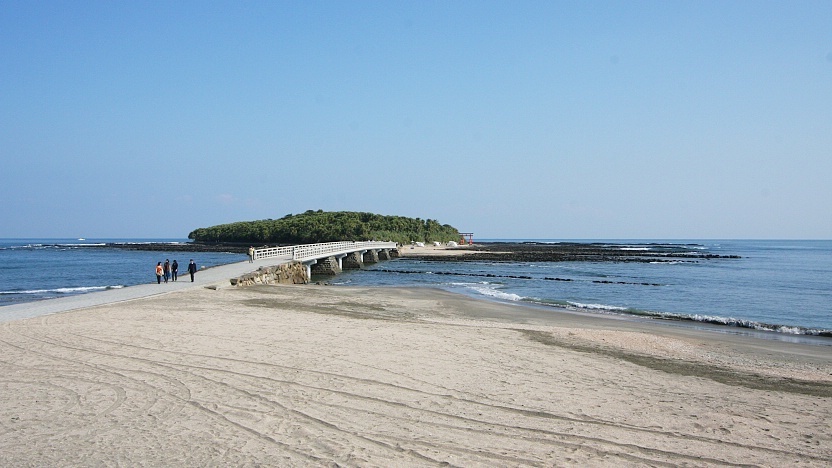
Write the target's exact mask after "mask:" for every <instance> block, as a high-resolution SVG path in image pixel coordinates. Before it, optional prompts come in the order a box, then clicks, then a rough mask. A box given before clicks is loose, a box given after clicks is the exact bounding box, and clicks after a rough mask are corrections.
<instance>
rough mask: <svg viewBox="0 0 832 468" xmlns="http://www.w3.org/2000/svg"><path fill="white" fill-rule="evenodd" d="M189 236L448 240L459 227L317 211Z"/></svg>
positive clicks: (256, 240) (259, 240) (271, 240)
mask: <svg viewBox="0 0 832 468" xmlns="http://www.w3.org/2000/svg"><path fill="white" fill-rule="evenodd" d="M188 238H189V239H193V240H195V241H197V242H204V243H215V242H216V243H245V244H315V243H319V242H336V241H364V240H380V241H393V242H401V243H403V244H406V243H410V242H414V241H415V242H448V241H452V240H453V241H456V240H459V231H458V230H457V229H456V228H455V227H453V226H450V225H448V224H439V222H438V221H436V220H433V219H428V220H422V219H420V218H407V217H404V216H384V215H378V214H373V213H363V212H355V211H322V210H318V211H313V210H309V211H307V212H305V213H302V214H297V215H292V214H289V215H286V216H284V217H282V218H280V219H264V220H259V221H241V222H236V223H229V224H219V225H217V226H211V227H207V228H199V229H196V230H194V231H192V232H191V233H190V234H188Z"/></svg>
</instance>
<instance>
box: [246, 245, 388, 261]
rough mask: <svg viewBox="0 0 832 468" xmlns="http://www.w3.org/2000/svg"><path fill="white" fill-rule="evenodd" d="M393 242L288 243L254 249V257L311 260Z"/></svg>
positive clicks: (382, 247)
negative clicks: (281, 245)
mask: <svg viewBox="0 0 832 468" xmlns="http://www.w3.org/2000/svg"><path fill="white" fill-rule="evenodd" d="M395 248H396V243H395V242H377V241H364V242H352V241H343V242H326V243H321V244H303V245H290V246H285V247H268V248H263V249H255V250H254V259H255V260H257V259H261V258H277V257H284V258H290V259H293V260H297V261H299V262H302V261H305V260H313V259H318V258H324V257H329V256H332V255H338V254H348V253H351V252H358V251H360V250H369V249H395Z"/></svg>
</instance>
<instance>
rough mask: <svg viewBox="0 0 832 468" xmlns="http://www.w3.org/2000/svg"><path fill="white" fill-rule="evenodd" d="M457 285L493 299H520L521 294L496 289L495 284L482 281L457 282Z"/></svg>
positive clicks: (521, 297)
mask: <svg viewBox="0 0 832 468" xmlns="http://www.w3.org/2000/svg"><path fill="white" fill-rule="evenodd" d="M457 285H459V286H464V287H466V288H468V289H471V290H473V291H476V292H477V293H479V294H482V295H483V296H488V297H493V298H495V299H501V300H504V301H522V300H523V296H520V295H518V294H514V293H506V292H503V291H500V290H499V289H497V285H496V284H494V283H488V282H482V283H458V284H457Z"/></svg>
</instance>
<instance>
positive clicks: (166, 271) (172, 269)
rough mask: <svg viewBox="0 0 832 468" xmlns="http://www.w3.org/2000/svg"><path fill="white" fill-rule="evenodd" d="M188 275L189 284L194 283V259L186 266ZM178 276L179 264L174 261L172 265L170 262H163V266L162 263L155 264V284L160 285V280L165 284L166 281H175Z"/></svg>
mask: <svg viewBox="0 0 832 468" xmlns="http://www.w3.org/2000/svg"><path fill="white" fill-rule="evenodd" d="M188 273H190V274H191V283H193V282H194V274H195V273H196V263H194V259H191V263H189V264H188ZM178 276H179V263H177V261H176V260H174V261H173V263H171V262H170V260H165V264H164V265H163V264H162V262H159V263H157V264H156V283H158V284H162V280H165V283H167V282H168V281H176V280H177V278H178Z"/></svg>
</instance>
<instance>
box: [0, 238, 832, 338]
mask: <svg viewBox="0 0 832 468" xmlns="http://www.w3.org/2000/svg"><path fill="white" fill-rule="evenodd" d="M480 241H482V242H498V241H506V242H532V241H533V242H566V241H568V242H576V241H573V240H554V239H544V240H541V239H504V240H501V239H482V240H480ZM130 242H136V243H142V242H163V243H165V242H167V243H184V242H187V241H186V240H184V239H84V240H79V239H0V262H2V265H3V268H2V269H0V306H2V305H9V304H15V303H20V302H29V301H36V300H41V299H47V298H53V297H61V296H65V295H69V294H84V293H90V292H95V291H100V290H104V289H108V288H122V287H127V286H131V285H136V284H143V283H151V282H155V281H156V277H155V274H154V268H155V265H156V262H160V261H161V262H164V261H165V259H170V260H174V259H177V260H178V262H179V264H180V265H182V266H181V267H180V271H181V272H184V267H185V266H186V265H187V263H188V261H189V260H190V259H191V258H193V259H194V260H195V261H196V263H197V265H199V266H200V267H202V266H205V267H209V266H214V265H221V264H227V263H234V262H239V261H244V260H245V259H246V256H245V255H242V254H231V253H216V252H170V251H158V252H153V251H133V250H125V249H120V248H106V247H101V245H103V244H106V243H130ZM577 242H600V243H606V244H610V245H615V246H618V247H619V248H621V249H625V250H626V249H631V250H649V249H658V250H662V249H666V248H667V246H669V245H670V246H673V248H674V249H683V250H689V251H691V252H696V253H704V254H710V253H712V254H716V255H721V256H729V255H736V256H739V257H740V258H715V259H695V260H690V259H679V260H678V261H675V260H670V261H662V262H655V263H641V262H632V263H631V262H588V261H580V262H470V261H465V262H436V261H428V260H420V259H416V258H400V259H396V260H393V261H385V262H381V263H378V264H376V265H372V266H368V267H366V268H365V269H362V270H360V271H346V272H344V273H342V274H340V275H338V276H336V277H325V278H315V279H316V280H325V281H327V282H329V283H331V284H335V285H352V286H425V287H438V288H442V289H446V290H450V291H454V292H459V293H463V294H466V295H469V296H473V297H478V298H483V299H488V300H496V301H509V302H514V303H522V304H527V305H529V306H533V307H538V308H541V309H542V310H544V311H545V310H549V311H551V313H553V314H555V313H559V312H558V311H561V310H562V309H564V308H566V309H571V310H575V311H582V312H586V313H593V314H613V315H620V316H630V317H634V318H639V319H643V318H653V319H661V320H668V321H676V322H679V323H690V324H707V325H708V326H714V325H716V326H717V328H719V327H722V328H723V329H724V330H762V331H768V332H773V333H772V334H773V335H778V336H781V337H788V336H792V337H795V336H807V335H814V336H818V335H819V336H823V337H826V336H828V337H832V241H825V240H824V241H810V240H800V241H785V240H778V241H767V240H766V241H762V240H719V241H716V240H684V241H680V240H600V241H596V240H591V241H590V240H580V241H577ZM486 275H490V276H487V277H486ZM553 278H558V279H559V280H558V281H553V280H552V279H553ZM563 280H569V281H563ZM829 342H830V343H832V340H829Z"/></svg>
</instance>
